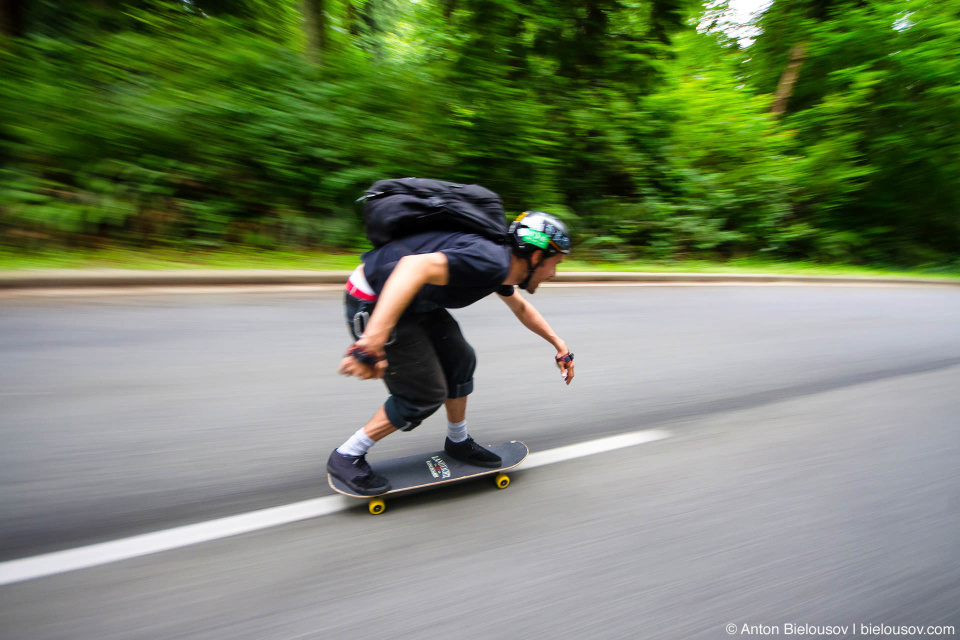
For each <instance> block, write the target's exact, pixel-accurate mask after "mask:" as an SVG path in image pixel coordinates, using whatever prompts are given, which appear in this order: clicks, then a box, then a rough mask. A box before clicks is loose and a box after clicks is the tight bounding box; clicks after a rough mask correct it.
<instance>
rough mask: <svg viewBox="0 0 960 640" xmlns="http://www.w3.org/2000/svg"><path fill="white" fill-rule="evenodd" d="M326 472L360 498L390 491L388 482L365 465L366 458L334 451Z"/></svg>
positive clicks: (328, 460)
mask: <svg viewBox="0 0 960 640" xmlns="http://www.w3.org/2000/svg"><path fill="white" fill-rule="evenodd" d="M327 472H328V473H329V474H330V475H332V476H333V477H334V478H336V479H337V480H339V481H340V482H342V483H343V484H345V485H347V486H348V487H350V490H351V491H353V492H355V493H357V494H359V495H361V496H376V495H379V494H381V493H386V492H387V491H390V488H391V487H390V481H389V480H387V479H386V478H384V477H383V476H381V475H380V474H379V473H377V472H375V471H374V470H373V469H372V468H370V465H369V464H367V457H366V456H345V455H343V454H342V453H340V452H339V451H337V450H336V449H334V450H333V453H331V454H330V458H328V459H327Z"/></svg>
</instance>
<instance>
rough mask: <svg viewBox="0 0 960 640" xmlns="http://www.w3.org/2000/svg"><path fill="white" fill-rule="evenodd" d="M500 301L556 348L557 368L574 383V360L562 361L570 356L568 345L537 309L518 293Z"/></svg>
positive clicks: (528, 327)
mask: <svg viewBox="0 0 960 640" xmlns="http://www.w3.org/2000/svg"><path fill="white" fill-rule="evenodd" d="M500 299H501V300H503V301H504V302H505V303H506V305H507V306H508V307H510V310H511V311H513V314H514V315H515V316H517V319H518V320H519V321H520V322H521V323H523V326H525V327H526V328H527V329H530V331H533V332H534V333H535V334H537V335H538V336H540V337H541V338H543V339H544V340H546V341H547V342H549V343H550V344H552V345H553V346H554V348H555V349H556V350H557V366H558V367H560V375H562V376H563V378H564V380H566V381H567V384H570V383H571V382H573V376H574V372H573V360H570V361H566V360H561V359H560V358H562V357H563V356H567V355H569V354H570V350H569V349H568V348H567V343H566V342H564V341H563V339H561V338H560V336H558V335H557V333H556V332H555V331H554V330H553V328H551V327H550V324H549V323H548V322H547V321H546V319H544V317H543V316H542V315H540V312H539V311H537V308H536V307H534V306H533V305H532V304H530V302H529V301H527V300H526V299H524V298H522V297H520V294H519V293H516V292H515V293H514V294H513V295H512V296H500Z"/></svg>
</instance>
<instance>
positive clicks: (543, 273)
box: [527, 253, 563, 293]
mask: <svg viewBox="0 0 960 640" xmlns="http://www.w3.org/2000/svg"><path fill="white" fill-rule="evenodd" d="M540 255H541V256H542V255H543V253H540ZM561 262H563V254H562V253H558V254H557V255H555V256H553V257H550V258H547V259H546V260H545V261H543V264H541V265H539V266H538V267H537V270H536V271H534V272H533V277H531V278H530V284H528V285H527V293H534V292H535V291H536V290H537V287H539V286H540V283H541V282H546V281H547V280H552V279H553V276H555V275H557V265H558V264H560V263H561Z"/></svg>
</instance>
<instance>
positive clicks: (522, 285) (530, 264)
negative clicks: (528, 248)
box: [517, 254, 545, 291]
mask: <svg viewBox="0 0 960 640" xmlns="http://www.w3.org/2000/svg"><path fill="white" fill-rule="evenodd" d="M541 255H542V254H541ZM523 259H524V260H526V261H527V277H526V278H524V280H523V282H521V283H520V284H519V285H517V286H518V287H520V288H521V289H523V290H524V291H526V290H527V286H528V285H529V284H530V279H531V278H532V277H533V274H534V272H536V270H537V269H539V268H540V266H541V265H542V264H543V263H544V262H545V260H544V259H543V258H541V260H540V262H538V263H537V264H536V265H534V264H533V260H531V259H530V256H529V255H526V256H523Z"/></svg>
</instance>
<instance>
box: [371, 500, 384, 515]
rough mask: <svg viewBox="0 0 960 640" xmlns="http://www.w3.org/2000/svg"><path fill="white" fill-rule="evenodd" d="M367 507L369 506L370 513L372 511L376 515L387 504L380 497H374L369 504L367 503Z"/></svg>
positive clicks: (381, 511) (382, 510)
mask: <svg viewBox="0 0 960 640" xmlns="http://www.w3.org/2000/svg"><path fill="white" fill-rule="evenodd" d="M368 507H369V508H370V513H372V514H373V515H377V514H378V513H383V512H384V510H385V509H386V508H387V505H386V503H384V501H383V500H381V499H380V498H374V499H373V500H371V501H370V504H369V505H368Z"/></svg>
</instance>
